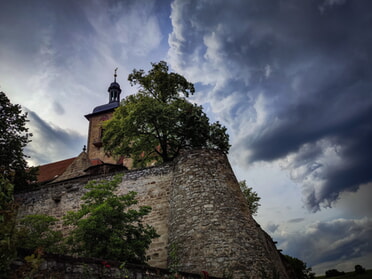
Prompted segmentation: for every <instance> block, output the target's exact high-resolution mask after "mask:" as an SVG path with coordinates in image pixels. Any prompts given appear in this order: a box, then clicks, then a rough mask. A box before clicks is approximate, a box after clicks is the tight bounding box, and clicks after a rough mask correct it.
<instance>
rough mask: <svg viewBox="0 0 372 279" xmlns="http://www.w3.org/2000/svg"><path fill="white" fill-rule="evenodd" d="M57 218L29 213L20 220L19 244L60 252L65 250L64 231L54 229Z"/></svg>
mask: <svg viewBox="0 0 372 279" xmlns="http://www.w3.org/2000/svg"><path fill="white" fill-rule="evenodd" d="M57 220H58V219H57V218H54V217H52V216H48V215H43V214H33V215H28V216H26V217H24V218H23V219H21V220H20V222H19V223H20V226H19V228H18V232H17V246H18V247H21V248H25V249H30V250H35V249H38V248H42V249H43V251H46V252H50V253H59V252H61V251H63V245H62V238H63V236H62V232H60V231H54V230H53V229H52V226H53V225H55V222H56V221H57Z"/></svg>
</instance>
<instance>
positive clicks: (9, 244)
mask: <svg viewBox="0 0 372 279" xmlns="http://www.w3.org/2000/svg"><path fill="white" fill-rule="evenodd" d="M13 189H14V186H13V184H12V183H10V181H9V180H8V179H6V178H4V177H2V176H0V278H6V274H7V272H8V271H9V264H10V263H11V261H12V260H13V259H14V258H15V257H16V247H15V243H14V237H13V236H14V230H15V224H16V215H17V210H16V209H17V205H16V203H15V202H14V197H13ZM3 276H5V277H3Z"/></svg>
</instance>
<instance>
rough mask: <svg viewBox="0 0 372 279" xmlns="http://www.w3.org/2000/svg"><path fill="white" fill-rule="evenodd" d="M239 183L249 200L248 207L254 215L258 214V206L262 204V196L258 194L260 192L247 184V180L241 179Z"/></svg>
mask: <svg viewBox="0 0 372 279" xmlns="http://www.w3.org/2000/svg"><path fill="white" fill-rule="evenodd" d="M239 185H240V189H241V190H242V192H243V195H244V197H245V199H246V200H247V203H248V207H249V209H250V211H251V213H252V215H256V214H257V210H258V207H259V206H260V205H261V204H260V203H259V201H260V199H261V198H260V197H259V196H258V194H257V193H256V192H255V191H253V189H252V188H251V187H248V186H247V184H246V181H245V180H243V181H240V182H239Z"/></svg>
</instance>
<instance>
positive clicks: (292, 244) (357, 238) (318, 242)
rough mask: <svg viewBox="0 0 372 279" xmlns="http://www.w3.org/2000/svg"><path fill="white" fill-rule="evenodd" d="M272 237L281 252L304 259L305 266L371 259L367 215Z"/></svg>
mask: <svg viewBox="0 0 372 279" xmlns="http://www.w3.org/2000/svg"><path fill="white" fill-rule="evenodd" d="M275 239H277V240H278V242H279V243H280V247H281V248H283V249H284V250H285V253H288V254H290V255H293V256H294V257H297V258H300V259H302V260H304V261H305V262H306V263H307V264H308V265H309V266H313V265H316V264H320V263H325V262H333V261H337V260H344V259H345V258H348V261H353V259H355V258H358V257H361V256H367V257H369V258H370V259H372V246H371V245H370V243H371V241H372V220H371V219H368V218H363V219H358V220H346V219H338V220H333V221H331V222H320V223H317V224H314V225H312V226H311V227H309V228H308V230H307V232H306V233H302V234H293V235H290V236H286V237H285V239H281V238H280V237H278V236H276V237H275ZM344 261H345V260H344ZM355 264H356V263H355Z"/></svg>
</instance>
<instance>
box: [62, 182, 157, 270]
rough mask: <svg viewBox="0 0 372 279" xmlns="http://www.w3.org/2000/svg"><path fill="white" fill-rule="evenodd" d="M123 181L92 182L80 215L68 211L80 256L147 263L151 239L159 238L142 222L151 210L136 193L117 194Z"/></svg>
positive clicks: (71, 237) (73, 249) (70, 241)
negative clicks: (137, 205)
mask: <svg viewBox="0 0 372 279" xmlns="http://www.w3.org/2000/svg"><path fill="white" fill-rule="evenodd" d="M120 181H121V177H120V176H116V177H115V178H114V179H112V180H109V181H91V182H89V183H88V184H87V185H86V187H85V188H86V189H87V190H89V191H88V192H86V193H85V194H84V196H83V197H82V200H83V201H84V203H83V204H82V205H81V208H80V209H79V210H78V211H77V212H72V211H70V212H68V213H67V214H66V215H65V216H64V219H65V224H66V225H73V226H74V228H73V230H72V231H71V232H70V234H69V236H68V237H67V239H68V242H67V243H68V245H70V247H71V252H73V253H76V254H78V255H80V256H86V257H98V258H105V259H108V260H118V261H122V262H129V263H144V262H145V261H146V256H145V252H146V249H147V248H148V247H149V245H150V243H151V240H152V239H153V238H155V237H158V235H157V234H156V232H155V230H154V228H153V227H151V226H149V225H145V224H143V223H142V218H143V217H144V216H145V215H147V214H148V213H149V212H150V211H151V208H150V207H147V206H141V207H139V208H138V210H135V209H133V206H134V205H136V204H137V200H136V199H135V196H136V193H135V192H130V193H128V194H126V195H116V194H115V193H114V191H115V190H116V189H117V187H118V184H119V183H120Z"/></svg>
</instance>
